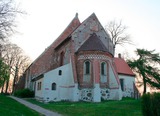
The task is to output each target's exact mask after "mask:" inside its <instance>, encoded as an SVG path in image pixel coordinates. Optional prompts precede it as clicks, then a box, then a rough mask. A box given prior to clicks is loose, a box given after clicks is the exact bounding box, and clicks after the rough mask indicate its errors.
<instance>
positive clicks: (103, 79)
mask: <svg viewBox="0 0 160 116" xmlns="http://www.w3.org/2000/svg"><path fill="white" fill-rule="evenodd" d="M100 72H101V77H100V81H101V83H106V82H107V64H106V62H102V63H101V67H100Z"/></svg>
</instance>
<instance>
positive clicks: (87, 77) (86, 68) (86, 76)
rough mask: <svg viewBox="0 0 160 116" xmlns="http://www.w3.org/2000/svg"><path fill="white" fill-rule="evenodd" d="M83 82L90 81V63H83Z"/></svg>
mask: <svg viewBox="0 0 160 116" xmlns="http://www.w3.org/2000/svg"><path fill="white" fill-rule="evenodd" d="M83 76H84V77H83V81H84V82H90V80H91V63H90V61H85V62H84V75H83Z"/></svg>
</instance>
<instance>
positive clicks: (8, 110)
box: [0, 94, 42, 116]
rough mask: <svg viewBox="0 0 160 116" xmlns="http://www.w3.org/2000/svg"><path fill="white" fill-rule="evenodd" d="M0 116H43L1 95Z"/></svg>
mask: <svg viewBox="0 0 160 116" xmlns="http://www.w3.org/2000/svg"><path fill="white" fill-rule="evenodd" d="M0 116H42V115H41V114H39V113H37V112H36V111H33V110H31V109H29V108H28V107H26V106H24V105H22V104H20V103H18V102H17V101H15V100H13V99H12V98H9V97H7V96H4V95H1V94H0Z"/></svg>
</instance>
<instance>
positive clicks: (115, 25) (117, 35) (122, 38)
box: [105, 20, 133, 48]
mask: <svg viewBox="0 0 160 116" xmlns="http://www.w3.org/2000/svg"><path fill="white" fill-rule="evenodd" d="M105 30H106V31H107V32H108V33H109V35H110V37H111V40H112V42H113V44H114V47H115V48H116V45H124V44H126V43H128V44H133V42H132V41H131V39H130V36H129V34H127V33H126V30H127V27H126V26H124V25H123V24H122V21H119V22H116V21H115V20H114V21H110V22H109V23H108V24H107V25H106V26H105Z"/></svg>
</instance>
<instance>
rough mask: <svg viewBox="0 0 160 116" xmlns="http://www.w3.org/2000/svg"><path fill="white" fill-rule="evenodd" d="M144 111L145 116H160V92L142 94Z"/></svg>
mask: <svg viewBox="0 0 160 116" xmlns="http://www.w3.org/2000/svg"><path fill="white" fill-rule="evenodd" d="M142 112H143V115H144V116H160V93H154V94H149V93H148V94H144V95H143V96H142Z"/></svg>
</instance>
